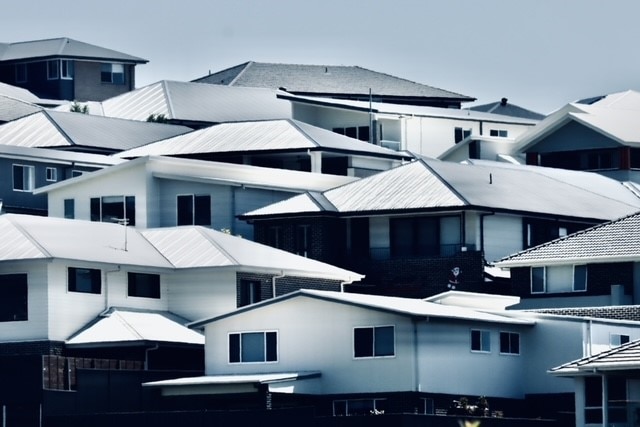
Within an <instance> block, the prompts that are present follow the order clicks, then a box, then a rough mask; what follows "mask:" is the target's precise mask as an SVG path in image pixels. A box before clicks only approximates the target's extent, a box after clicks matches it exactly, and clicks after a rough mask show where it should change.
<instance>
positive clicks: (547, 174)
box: [246, 159, 640, 220]
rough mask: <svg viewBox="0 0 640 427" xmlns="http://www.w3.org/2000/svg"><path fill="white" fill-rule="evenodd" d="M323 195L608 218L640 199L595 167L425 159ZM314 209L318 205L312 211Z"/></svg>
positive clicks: (370, 205) (295, 205) (362, 205)
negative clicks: (591, 169)
mask: <svg viewBox="0 0 640 427" xmlns="http://www.w3.org/2000/svg"><path fill="white" fill-rule="evenodd" d="M583 180H584V181H583ZM323 196H324V197H325V198H326V199H327V200H328V201H329V202H330V203H331V204H332V205H333V206H334V207H335V208H336V210H337V211H338V212H341V213H349V212H351V213H353V212H366V211H385V210H394V211H401V210H407V209H433V208H460V207H467V206H468V207H475V208H490V209H500V210H504V211H512V212H513V211H515V212H531V213H539V214H548V215H554V216H558V215H562V216H567V217H576V218H587V219H600V220H611V219H614V218H619V217H621V216H623V215H628V214H630V213H633V212H635V211H637V210H638V209H640V199H638V198H637V197H635V196H634V195H633V193H632V192H630V191H629V190H628V189H627V188H626V187H625V186H623V185H622V184H620V183H619V182H617V181H615V180H612V179H610V178H607V177H604V176H601V175H598V174H594V173H589V172H574V171H559V170H555V171H550V170H549V169H548V168H540V167H522V166H520V165H509V164H505V163H497V162H494V163H493V164H491V165H489V164H488V163H483V164H481V165H474V164H460V163H451V162H442V161H437V160H426V159H422V160H418V161H415V162H412V163H409V164H406V165H403V166H399V167H397V168H395V169H391V170H388V171H384V172H380V173H378V174H376V175H373V176H371V177H367V178H363V179H361V180H360V181H357V182H354V183H352V184H347V185H344V186H341V187H338V188H335V189H331V190H328V191H325V192H324V193H323ZM305 206H311V205H309V204H308V203H307V202H305V201H304V200H303V199H302V198H300V197H298V198H297V199H296V200H294V201H292V202H290V203H279V204H274V205H270V206H266V207H264V208H261V209H258V210H255V211H252V212H249V213H247V214H246V216H247V217H251V216H259V215H260V216H261V215H286V214H288V213H290V212H288V211H286V209H287V208H291V209H294V210H295V212H301V209H302V208H304V207H305ZM316 211H317V205H316V206H313V210H312V212H316Z"/></svg>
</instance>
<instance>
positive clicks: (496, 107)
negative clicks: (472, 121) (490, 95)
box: [469, 98, 545, 120]
mask: <svg viewBox="0 0 640 427" xmlns="http://www.w3.org/2000/svg"><path fill="white" fill-rule="evenodd" d="M469 110H473V111H484V112H485V113H492V114H500V115H503V116H509V117H520V118H523V119H532V120H542V119H544V118H545V115H544V114H540V113H536V112H535V111H531V110H528V109H526V108H522V107H520V106H518V105H515V104H510V103H508V102H507V98H502V100H500V101H496V102H491V103H489V104H482V105H474V106H472V107H469Z"/></svg>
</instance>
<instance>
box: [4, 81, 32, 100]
mask: <svg viewBox="0 0 640 427" xmlns="http://www.w3.org/2000/svg"><path fill="white" fill-rule="evenodd" d="M0 95H1V96H6V97H8V98H13V99H17V100H20V101H24V102H27V103H31V104H37V103H38V102H39V101H40V98H38V97H37V96H36V95H34V94H33V93H31V92H29V91H28V90H27V89H24V88H21V87H18V86H12V85H9V84H6V83H2V82H0Z"/></svg>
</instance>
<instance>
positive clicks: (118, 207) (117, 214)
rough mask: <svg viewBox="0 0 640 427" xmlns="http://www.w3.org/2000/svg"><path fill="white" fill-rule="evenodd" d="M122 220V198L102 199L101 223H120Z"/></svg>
mask: <svg viewBox="0 0 640 427" xmlns="http://www.w3.org/2000/svg"><path fill="white" fill-rule="evenodd" d="M122 220H124V200H123V197H122V196H108V197H103V198H102V221H103V222H115V223H118V222H121V221H122Z"/></svg>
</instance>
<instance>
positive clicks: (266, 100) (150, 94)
mask: <svg viewBox="0 0 640 427" xmlns="http://www.w3.org/2000/svg"><path fill="white" fill-rule="evenodd" d="M276 94H277V91H275V90H272V89H262V88H235V87H225V86H217V85H208V84H204V83H188V82H177V81H170V80H162V81H159V82H156V83H153V84H151V85H148V86H145V87H143V88H139V89H136V90H134V91H131V92H127V93H124V94H122V95H119V96H116V97H113V98H110V99H107V100H105V101H103V102H102V109H103V111H104V115H105V116H107V117H118V118H122V119H129V120H140V121H143V120H147V118H148V117H149V116H150V115H151V114H164V115H165V117H166V118H167V119H170V120H174V121H184V122H200V123H225V122H238V121H246V120H274V119H287V118H291V104H290V103H289V102H288V101H285V100H282V99H278V98H277V97H276Z"/></svg>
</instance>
